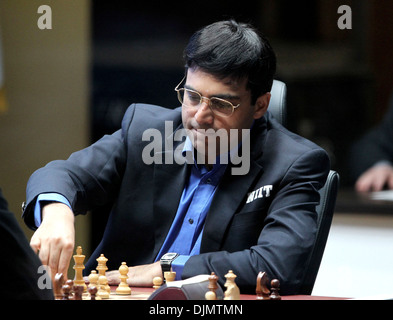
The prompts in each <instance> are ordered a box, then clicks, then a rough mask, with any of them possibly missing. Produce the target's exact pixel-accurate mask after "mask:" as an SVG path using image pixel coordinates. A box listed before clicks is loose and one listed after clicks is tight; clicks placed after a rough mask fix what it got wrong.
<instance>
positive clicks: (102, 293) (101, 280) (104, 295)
mask: <svg viewBox="0 0 393 320" xmlns="http://www.w3.org/2000/svg"><path fill="white" fill-rule="evenodd" d="M98 284H99V286H100V287H99V289H98V291H97V296H98V297H100V298H101V299H109V292H108V291H107V289H106V286H107V285H108V279H107V278H106V276H99V277H98Z"/></svg>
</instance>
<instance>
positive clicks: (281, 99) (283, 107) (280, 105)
mask: <svg viewBox="0 0 393 320" xmlns="http://www.w3.org/2000/svg"><path fill="white" fill-rule="evenodd" d="M270 94H271V98H270V103H269V108H268V111H269V112H270V113H271V114H272V115H273V117H274V118H275V119H276V120H277V121H278V122H280V123H281V124H282V125H283V126H286V124H287V86H286V85H285V83H284V82H282V81H279V80H273V85H272V89H271V90H270Z"/></svg>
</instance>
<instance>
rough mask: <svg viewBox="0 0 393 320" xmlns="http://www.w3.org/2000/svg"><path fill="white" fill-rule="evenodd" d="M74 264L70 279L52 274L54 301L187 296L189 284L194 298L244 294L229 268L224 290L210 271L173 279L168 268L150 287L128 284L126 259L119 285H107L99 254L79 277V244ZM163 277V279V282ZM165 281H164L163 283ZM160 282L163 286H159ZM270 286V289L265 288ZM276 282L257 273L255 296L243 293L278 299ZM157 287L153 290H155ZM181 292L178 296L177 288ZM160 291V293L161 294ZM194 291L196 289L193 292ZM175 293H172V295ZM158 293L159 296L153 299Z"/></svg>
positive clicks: (104, 260) (235, 297)
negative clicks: (93, 267) (86, 272)
mask: <svg viewBox="0 0 393 320" xmlns="http://www.w3.org/2000/svg"><path fill="white" fill-rule="evenodd" d="M73 258H74V261H75V264H74V267H73V269H74V270H75V278H74V280H70V279H69V280H66V278H65V276H64V275H63V274H61V273H58V274H56V275H55V277H54V280H53V292H54V298H55V300H149V299H155V298H156V299H157V300H160V299H162V298H165V300H167V298H168V297H171V296H173V297H178V298H179V299H182V298H184V297H188V299H194V298H190V297H191V296H190V295H187V294H186V293H185V292H186V291H187V289H186V287H187V286H188V288H190V286H192V287H193V289H192V291H193V292H194V297H196V299H197V300H200V299H204V300H221V299H222V300H241V299H244V298H245V296H244V295H243V297H242V295H241V294H240V290H239V288H238V286H237V285H236V281H235V279H236V275H235V274H234V273H233V271H232V270H229V271H228V273H227V274H226V275H225V278H226V282H225V288H226V290H225V292H223V291H222V290H221V287H219V285H218V277H217V276H216V275H215V273H214V272H212V273H211V274H210V275H200V276H196V277H193V278H190V279H186V280H181V281H175V280H174V279H175V276H176V274H175V273H174V272H172V271H170V272H165V273H164V277H163V278H164V279H162V278H161V277H155V278H154V279H152V283H153V286H152V287H151V288H147V287H137V288H135V287H130V286H129V285H128V283H127V279H128V271H129V268H128V266H127V264H126V262H122V264H121V265H120V266H119V284H118V285H116V286H110V285H109V284H108V280H107V277H106V271H107V270H108V267H107V266H106V264H107V261H108V259H107V258H106V257H105V256H104V255H103V254H101V255H100V256H99V257H98V258H97V259H96V260H97V267H96V270H92V271H91V273H90V275H89V276H88V277H87V278H88V280H87V279H86V278H84V277H83V269H84V268H85V267H84V264H83V263H84V260H85V255H83V253H82V247H81V246H78V247H77V249H76V254H75V255H74V256H73ZM164 280H165V282H164ZM164 283H165V284H164ZM163 284H164V285H163ZM269 287H270V288H269ZM279 287H280V282H279V281H278V280H277V279H273V280H272V281H271V282H269V280H268V278H267V275H266V273H265V272H260V273H259V274H258V275H257V277H256V290H255V293H256V295H255V296H247V298H246V299H250V297H251V299H253V300H281V296H280V295H279V289H280V288H279ZM156 290H157V292H155V291H156ZM182 290H183V291H184V292H182V294H181V295H180V296H179V291H182ZM163 292H164V293H163ZM195 292H198V293H197V295H195ZM174 293H175V295H173V294H174ZM157 296H159V298H157Z"/></svg>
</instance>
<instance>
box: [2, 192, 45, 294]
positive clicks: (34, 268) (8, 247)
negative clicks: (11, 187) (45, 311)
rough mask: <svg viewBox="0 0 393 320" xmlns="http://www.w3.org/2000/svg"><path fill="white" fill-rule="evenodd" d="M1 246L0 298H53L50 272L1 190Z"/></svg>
mask: <svg viewBox="0 0 393 320" xmlns="http://www.w3.org/2000/svg"><path fill="white" fill-rule="evenodd" d="M0 243H1V244H2V246H1V255H0V256H1V259H0V274H1V275H2V280H1V286H0V299H1V300H42V299H45V300H47V299H53V293H52V289H51V282H50V278H49V273H46V271H44V270H43V269H41V268H42V265H41V261H40V259H39V258H38V256H37V255H36V254H35V253H34V251H33V250H32V249H31V247H30V245H29V242H28V241H27V238H26V236H25V234H24V233H23V231H22V229H21V228H20V226H19V224H18V221H17V220H16V218H15V216H14V214H13V213H12V212H10V211H9V210H8V203H7V201H6V200H5V198H4V197H3V195H2V192H1V189H0ZM46 276H48V277H46ZM40 285H42V286H41V288H40Z"/></svg>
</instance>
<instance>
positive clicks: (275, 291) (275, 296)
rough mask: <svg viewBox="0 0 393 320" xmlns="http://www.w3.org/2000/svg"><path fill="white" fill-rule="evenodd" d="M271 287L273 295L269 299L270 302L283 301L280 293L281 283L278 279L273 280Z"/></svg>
mask: <svg viewBox="0 0 393 320" xmlns="http://www.w3.org/2000/svg"><path fill="white" fill-rule="evenodd" d="M270 285H271V290H272V293H271V295H270V297H269V298H270V300H281V296H280V294H279V293H278V291H279V290H280V281H279V280H277V279H273V280H272V282H271V283H270Z"/></svg>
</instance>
